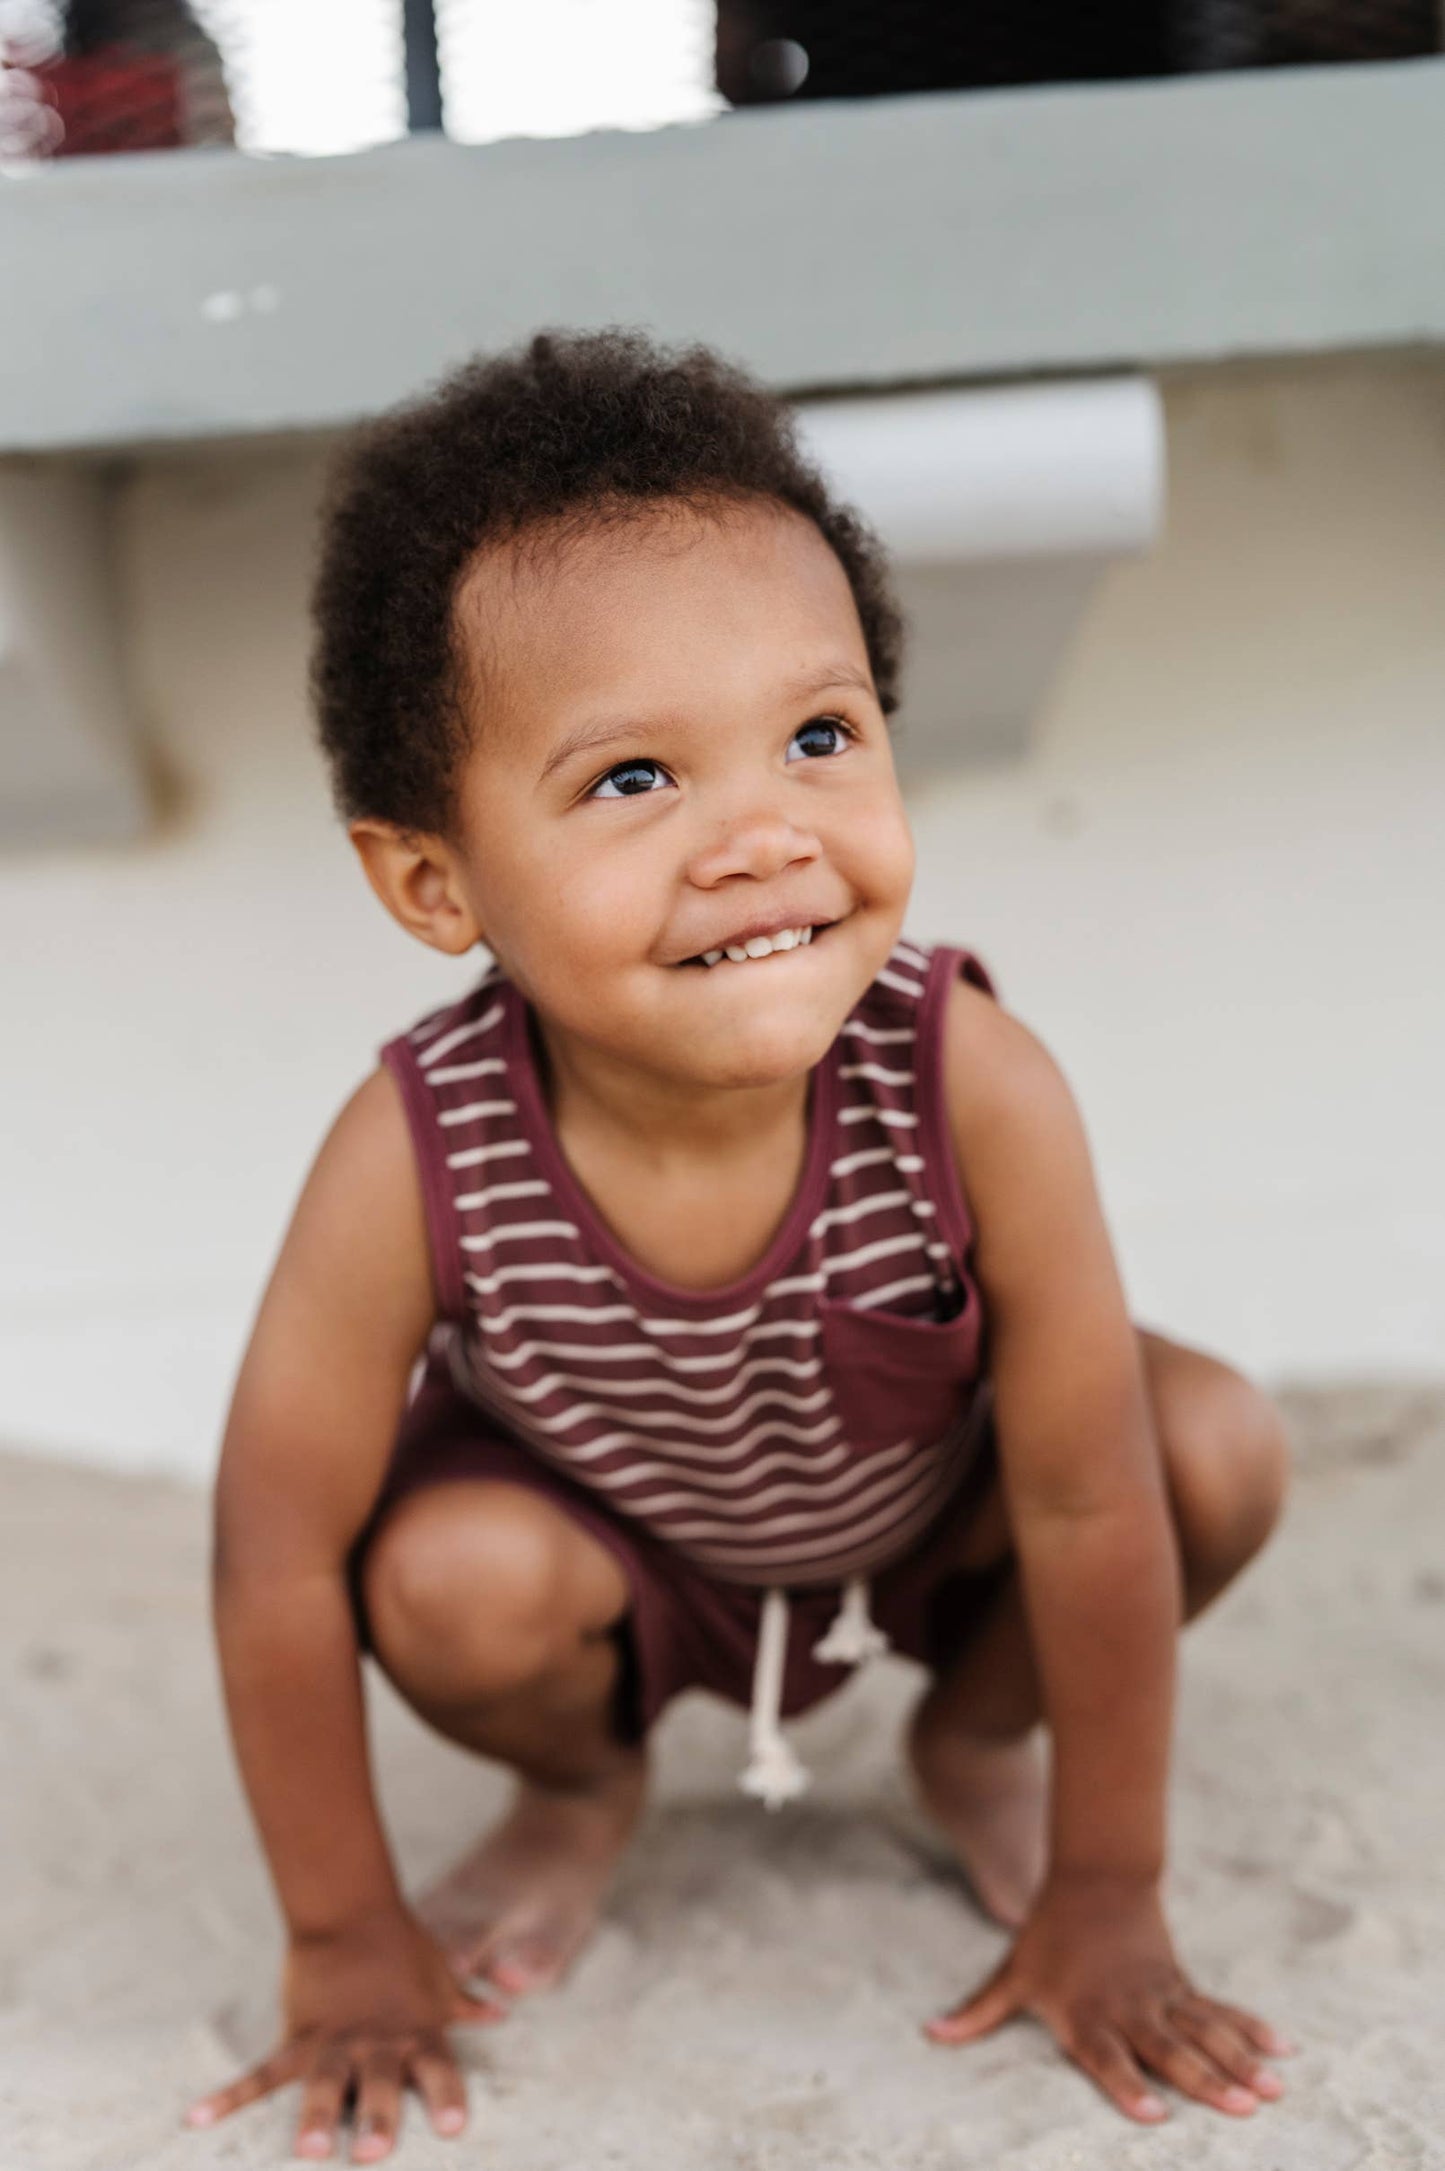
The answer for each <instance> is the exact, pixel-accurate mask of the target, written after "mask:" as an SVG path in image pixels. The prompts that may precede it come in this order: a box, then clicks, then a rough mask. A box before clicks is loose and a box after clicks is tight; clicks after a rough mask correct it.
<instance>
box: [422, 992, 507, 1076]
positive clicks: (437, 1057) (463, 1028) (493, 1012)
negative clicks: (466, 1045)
mask: <svg viewBox="0 0 1445 2171" xmlns="http://www.w3.org/2000/svg"><path fill="white" fill-rule="evenodd" d="M501 1015H502V1005H501V1004H500V1003H493V1005H492V1007H491V1009H490V1010H488V1011H486V1012H485V1013H484V1015H483V1016H481V1017H480V1018H474V1019H473V1020H472V1022H471V1024H470V1025H458V1026H456V1027H454V1028H453V1030H452V1031H451V1032H450V1033H443V1034H442V1037H441V1039H440V1040H434V1041H433V1042H432V1044H431V1046H430V1047H429V1048H428V1049H427V1051H426V1053H425V1054H424V1055H419V1056H418V1057H417V1062H418V1063H419V1064H420V1065H421V1068H422V1069H423V1070H426V1071H429V1070H430V1069H431V1067H432V1065H433V1063H438V1062H440V1061H441V1058H442V1057H443V1056H444V1055H450V1054H451V1052H452V1050H453V1048H459V1047H460V1046H461V1044H462V1042H463V1041H464V1040H471V1039H473V1038H475V1036H476V1035H477V1034H478V1033H489V1032H490V1031H491V1029H492V1027H493V1026H494V1025H495V1024H496V1022H497V1020H498V1019H499V1018H500V1017H501Z"/></svg>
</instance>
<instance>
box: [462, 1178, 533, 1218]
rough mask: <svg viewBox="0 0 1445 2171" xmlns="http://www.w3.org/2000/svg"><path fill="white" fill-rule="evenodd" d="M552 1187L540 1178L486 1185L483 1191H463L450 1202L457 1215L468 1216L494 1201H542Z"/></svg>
mask: <svg viewBox="0 0 1445 2171" xmlns="http://www.w3.org/2000/svg"><path fill="white" fill-rule="evenodd" d="M551 1190H552V1186H551V1185H550V1184H549V1183H546V1182H544V1181H543V1179H542V1178H541V1177H540V1176H537V1177H531V1178H529V1179H528V1180H527V1181H526V1182H525V1183H494V1184H488V1186H487V1188H486V1190H485V1191H463V1192H461V1193H459V1194H458V1196H457V1197H456V1198H454V1199H453V1200H452V1204H453V1206H455V1207H456V1209H457V1211H458V1212H459V1213H463V1214H469V1213H471V1212H473V1210H474V1209H475V1208H477V1207H479V1206H490V1205H491V1203H492V1201H493V1200H494V1199H544V1198H548V1197H550V1195H551Z"/></svg>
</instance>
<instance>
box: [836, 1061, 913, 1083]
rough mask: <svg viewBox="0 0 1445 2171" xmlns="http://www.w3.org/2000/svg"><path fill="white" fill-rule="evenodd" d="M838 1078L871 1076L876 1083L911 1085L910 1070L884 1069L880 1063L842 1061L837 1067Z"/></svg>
mask: <svg viewBox="0 0 1445 2171" xmlns="http://www.w3.org/2000/svg"><path fill="white" fill-rule="evenodd" d="M838 1076H839V1077H840V1078H872V1079H873V1080H874V1081H875V1082H876V1083H877V1084H878V1085H892V1086H904V1085H912V1083H913V1073H912V1071H911V1070H885V1069H884V1068H883V1065H882V1064H881V1063H844V1064H843V1065H842V1066H841V1068H840V1069H839V1072H838Z"/></svg>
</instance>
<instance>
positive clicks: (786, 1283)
mask: <svg viewBox="0 0 1445 2171" xmlns="http://www.w3.org/2000/svg"><path fill="white" fill-rule="evenodd" d="M822 1286H823V1277H822V1275H821V1274H787V1275H785V1276H784V1277H783V1279H782V1280H781V1281H770V1282H769V1283H768V1286H767V1288H766V1289H765V1290H764V1291H763V1295H762V1301H763V1303H764V1304H766V1303H767V1301H768V1299H769V1298H770V1297H790V1296H793V1295H795V1294H798V1293H801V1294H804V1295H806V1294H809V1293H811V1292H812V1291H814V1290H818V1289H821V1288H822Z"/></svg>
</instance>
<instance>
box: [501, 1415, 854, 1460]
mask: <svg viewBox="0 0 1445 2171" xmlns="http://www.w3.org/2000/svg"><path fill="white" fill-rule="evenodd" d="M527 1422H528V1425H529V1426H535V1425H537V1423H538V1419H537V1417H536V1416H535V1415H533V1414H529V1416H528V1419H527ZM839 1429H840V1428H839V1424H838V1420H837V1418H836V1417H825V1418H824V1419H823V1420H822V1422H821V1423H819V1424H816V1425H784V1424H776V1425H754V1427H753V1429H752V1431H751V1432H745V1433H744V1434H743V1436H742V1438H741V1439H740V1440H734V1441H732V1442H730V1443H729V1445H728V1446H727V1447H702V1446H698V1445H695V1444H693V1443H691V1442H689V1446H688V1453H689V1456H690V1457H691V1458H694V1459H695V1460H697V1461H699V1462H735V1461H736V1460H737V1459H738V1457H739V1456H741V1455H746V1454H748V1453H750V1452H751V1450H752V1449H753V1448H755V1447H756V1446H757V1444H758V1442H759V1440H772V1439H779V1440H796V1441H797V1442H798V1444H799V1446H800V1447H807V1446H810V1445H811V1444H812V1443H813V1442H814V1441H815V1440H830V1439H831V1438H832V1437H833V1435H834V1433H836V1432H837V1431H838V1430H839ZM547 1444H548V1446H549V1447H550V1449H551V1452H552V1454H553V1455H555V1456H557V1457H558V1458H559V1459H560V1460H561V1461H562V1462H564V1463H568V1464H571V1463H579V1462H596V1461H597V1460H598V1458H599V1457H600V1456H602V1455H610V1454H612V1453H613V1452H614V1451H615V1450H616V1449H617V1448H622V1447H631V1448H637V1447H642V1448H655V1447H656V1445H657V1442H656V1441H655V1440H651V1439H644V1440H639V1439H638V1438H637V1435H636V1434H635V1433H633V1432H604V1433H602V1434H601V1435H600V1436H599V1437H598V1438H597V1439H595V1440H577V1441H575V1442H573V1443H571V1444H569V1445H568V1446H567V1447H565V1448H561V1447H559V1446H558V1444H557V1442H556V1441H555V1440H551V1439H549V1440H548V1443H547Z"/></svg>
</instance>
